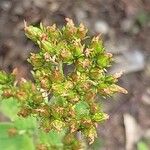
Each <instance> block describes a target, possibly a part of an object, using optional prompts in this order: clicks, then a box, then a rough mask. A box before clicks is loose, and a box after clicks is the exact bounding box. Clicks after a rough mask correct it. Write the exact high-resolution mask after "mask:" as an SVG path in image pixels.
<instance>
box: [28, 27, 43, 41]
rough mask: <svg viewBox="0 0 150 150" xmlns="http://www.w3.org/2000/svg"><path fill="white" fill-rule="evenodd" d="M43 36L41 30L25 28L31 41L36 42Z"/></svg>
mask: <svg viewBox="0 0 150 150" xmlns="http://www.w3.org/2000/svg"><path fill="white" fill-rule="evenodd" d="M41 34H42V31H41V29H39V28H37V27H34V26H25V35H26V36H27V37H28V38H29V39H31V40H33V41H35V42H36V41H37V40H38V39H39V37H40V35H41Z"/></svg>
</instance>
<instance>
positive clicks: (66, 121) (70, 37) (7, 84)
mask: <svg viewBox="0 0 150 150" xmlns="http://www.w3.org/2000/svg"><path fill="white" fill-rule="evenodd" d="M66 21H67V24H66V26H64V27H63V28H61V29H58V28H56V25H52V26H47V27H45V26H43V25H42V24H40V27H39V28H38V27H34V26H27V25H26V23H25V34H26V36H27V37H28V38H29V39H31V40H32V41H33V42H35V44H37V45H38V46H39V49H40V50H39V51H38V53H31V56H30V58H29V59H28V62H29V63H30V64H31V65H32V66H33V70H32V74H33V77H34V82H31V81H26V80H25V79H22V80H21V81H18V82H17V81H16V80H15V76H16V72H17V71H14V72H13V73H12V74H11V75H8V74H6V73H5V72H0V84H3V96H4V97H14V98H16V99H17V100H18V102H19V104H20V107H21V109H20V111H19V112H18V115H20V116H22V117H27V116H29V115H34V116H35V117H37V119H38V120H39V124H40V127H41V128H42V129H44V130H45V131H46V132H49V131H50V130H57V131H61V130H63V129H65V130H66V131H67V132H66V133H68V135H70V134H72V135H76V134H77V132H79V131H80V132H81V133H82V134H83V135H84V136H85V137H87V139H88V141H89V143H92V142H93V141H94V138H95V137H96V136H97V132H96V128H97V124H98V123H99V122H101V121H103V120H105V119H108V115H107V114H105V113H104V112H103V111H102V109H101V107H100V104H99V99H100V98H102V97H104V98H105V97H107V96H111V95H112V94H114V93H117V92H121V93H127V91H126V90H125V89H123V88H121V87H120V86H118V85H116V82H117V81H118V78H119V77H120V74H114V75H108V74H107V68H108V67H110V66H111V62H112V60H113V59H112V54H110V53H107V52H106V51H105V48H104V46H103V42H102V40H101V38H100V36H97V37H93V38H92V39H91V38H89V37H88V36H87V31H88V30H87V28H86V27H85V26H84V25H83V24H80V25H79V26H78V27H76V26H75V25H74V23H73V21H72V20H71V19H68V18H67V19H66Z"/></svg>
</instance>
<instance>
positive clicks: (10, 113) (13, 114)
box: [0, 98, 19, 121]
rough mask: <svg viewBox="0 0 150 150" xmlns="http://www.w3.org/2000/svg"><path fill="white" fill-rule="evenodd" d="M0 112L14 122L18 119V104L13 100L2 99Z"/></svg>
mask: <svg viewBox="0 0 150 150" xmlns="http://www.w3.org/2000/svg"><path fill="white" fill-rule="evenodd" d="M0 111H1V112H2V113H3V114H4V115H5V116H6V117H9V118H10V120H11V121H14V120H15V119H17V118H18V116H17V113H18V111H19V103H18V102H17V100H15V99H13V98H9V99H4V100H2V101H0Z"/></svg>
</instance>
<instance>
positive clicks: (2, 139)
mask: <svg viewBox="0 0 150 150" xmlns="http://www.w3.org/2000/svg"><path fill="white" fill-rule="evenodd" d="M11 128H14V125H13V124H12V123H1V124H0V149H1V150H18V149H19V150H35V148H34V145H33V141H32V138H30V137H29V136H28V135H26V134H22V135H18V134H16V135H13V136H10V135H9V134H8V130H9V129H11Z"/></svg>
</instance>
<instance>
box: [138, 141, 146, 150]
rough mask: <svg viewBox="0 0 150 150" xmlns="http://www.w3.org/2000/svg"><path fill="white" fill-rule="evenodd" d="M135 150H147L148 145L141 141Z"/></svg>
mask: <svg viewBox="0 0 150 150" xmlns="http://www.w3.org/2000/svg"><path fill="white" fill-rule="evenodd" d="M137 150H149V147H148V144H146V143H145V142H143V141H140V142H138V144H137Z"/></svg>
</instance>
